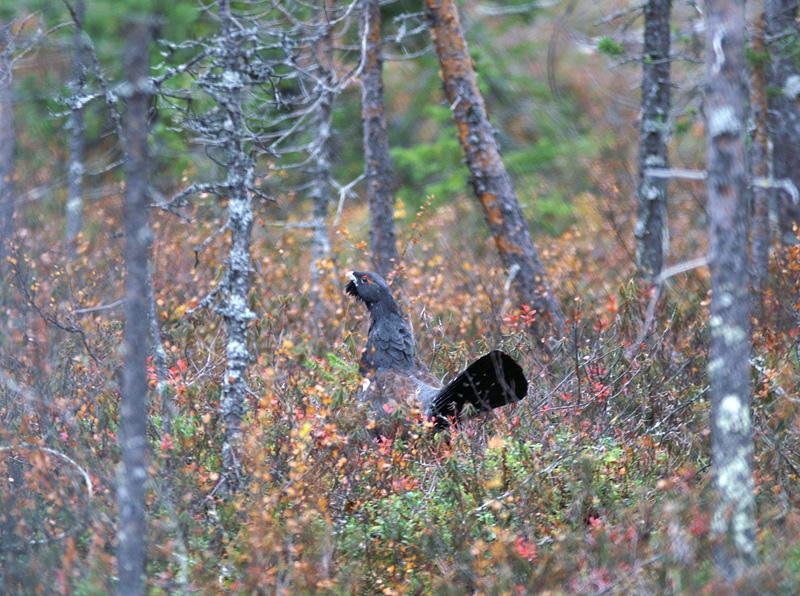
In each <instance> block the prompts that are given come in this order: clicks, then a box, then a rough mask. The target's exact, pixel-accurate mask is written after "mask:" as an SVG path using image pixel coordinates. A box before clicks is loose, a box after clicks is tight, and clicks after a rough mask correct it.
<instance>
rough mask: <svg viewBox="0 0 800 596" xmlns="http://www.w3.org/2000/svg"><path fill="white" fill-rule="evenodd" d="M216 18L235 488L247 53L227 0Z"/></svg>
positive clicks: (242, 395) (245, 361)
mask: <svg viewBox="0 0 800 596" xmlns="http://www.w3.org/2000/svg"><path fill="white" fill-rule="evenodd" d="M218 6H219V18H220V27H221V43H222V48H221V49H222V53H223V65H224V69H225V70H224V71H223V73H222V84H223V85H224V87H225V89H224V92H219V93H217V94H216V99H217V101H218V102H219V109H220V111H221V112H222V114H224V122H225V125H224V126H223V127H222V129H221V130H220V133H221V135H222V139H221V141H222V147H223V149H224V154H225V159H226V160H227V163H226V166H227V179H226V181H225V186H226V187H227V188H228V193H229V194H228V229H229V230H230V234H231V244H230V251H229V253H228V262H227V270H226V272H225V279H224V281H223V287H222V295H223V303H222V304H221V305H220V306H219V307H218V311H219V313H220V314H221V315H222V317H223V318H224V320H225V333H226V345H225V355H226V359H227V364H226V367H225V373H224V375H225V376H224V377H223V382H222V417H223V419H224V422H225V431H224V432H225V440H224V443H223V447H222V466H223V481H224V485H225V488H226V490H228V491H229V492H235V491H237V490H238V488H239V486H240V484H241V476H242V469H241V456H240V448H241V442H242V428H241V427H242V418H243V417H244V413H245V406H246V397H247V382H246V379H245V375H246V372H247V367H248V365H249V364H250V352H249V351H248V348H247V335H248V326H249V324H250V321H252V320H253V319H254V318H255V314H254V313H253V311H251V310H250V307H249V305H248V294H249V293H250V272H251V266H250V241H251V236H252V229H253V205H252V193H251V190H250V189H252V188H253V168H254V163H253V158H252V156H251V154H250V152H249V151H248V149H247V144H246V124H245V119H244V112H243V101H244V100H243V91H244V84H245V76H244V74H243V71H244V69H246V68H247V55H246V52H245V51H244V48H243V47H242V45H241V44H240V43H239V39H238V36H237V24H236V20H235V19H234V18H233V16H232V15H231V7H230V2H229V0H219V4H218Z"/></svg>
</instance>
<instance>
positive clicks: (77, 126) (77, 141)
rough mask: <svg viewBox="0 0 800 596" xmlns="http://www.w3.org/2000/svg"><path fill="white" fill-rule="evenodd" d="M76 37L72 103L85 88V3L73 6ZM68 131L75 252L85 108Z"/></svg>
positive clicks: (75, 112) (70, 233) (76, 110)
mask: <svg viewBox="0 0 800 596" xmlns="http://www.w3.org/2000/svg"><path fill="white" fill-rule="evenodd" d="M74 10H75V17H76V20H77V23H75V36H74V40H73V47H72V80H71V81H70V85H69V86H70V93H71V94H72V98H73V101H75V100H78V98H79V97H80V96H81V95H82V94H83V92H84V89H85V86H86V57H85V54H86V50H85V42H84V39H83V19H84V15H85V12H86V5H85V3H84V0H76V2H75V5H74ZM67 130H68V131H69V167H68V169H67V213H66V216H67V217H66V219H67V242H68V243H69V244H70V247H71V248H72V249H74V243H75V238H76V237H77V236H78V234H79V233H80V231H81V228H82V227H83V174H84V163H83V160H84V149H85V126H84V121H83V107H82V106H81V105H80V104H78V105H76V106H75V107H73V109H72V111H71V112H70V115H69V122H68V123H67Z"/></svg>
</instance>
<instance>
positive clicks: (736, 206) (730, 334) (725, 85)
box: [705, 0, 756, 582]
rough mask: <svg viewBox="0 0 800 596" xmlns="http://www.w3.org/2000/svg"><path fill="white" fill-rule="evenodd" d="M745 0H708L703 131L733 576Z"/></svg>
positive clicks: (719, 555) (740, 525) (721, 512)
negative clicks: (704, 128)
mask: <svg viewBox="0 0 800 596" xmlns="http://www.w3.org/2000/svg"><path fill="white" fill-rule="evenodd" d="M744 40H745V12H744V0H707V1H706V68H707V70H706V76H707V81H706V95H705V114H706V139H707V150H708V216H709V264H710V268H711V290H712V297H711V320H710V329H711V350H710V355H709V364H708V375H709V381H710V395H711V431H712V442H711V456H712V464H713V478H714V485H715V488H716V493H717V502H716V505H715V511H714V515H713V520H712V532H713V533H714V534H715V535H716V537H717V539H718V542H717V545H716V546H715V553H714V554H715V560H716V562H717V565H718V568H719V570H720V573H721V574H722V575H723V576H724V577H725V578H726V579H727V580H728V581H730V582H733V581H735V580H736V579H737V578H739V577H741V576H742V574H744V573H745V571H746V570H747V569H748V567H749V566H750V565H751V564H752V563H753V562H754V560H755V557H756V549H755V518H754V495H753V486H754V485H753V472H752V469H753V438H752V432H751V424H750V401H751V387H750V296H749V288H748V283H747V280H748V275H747V202H746V192H747V182H748V176H747V165H746V157H745V136H746V122H747V82H746V73H747V68H746V64H745V60H744Z"/></svg>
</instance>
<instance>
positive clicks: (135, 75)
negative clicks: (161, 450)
mask: <svg viewBox="0 0 800 596" xmlns="http://www.w3.org/2000/svg"><path fill="white" fill-rule="evenodd" d="M149 41H150V28H149V25H148V23H147V22H146V21H133V22H131V23H129V25H128V43H127V49H126V53H125V72H126V76H127V80H128V86H129V92H130V95H129V96H128V101H127V117H126V120H127V126H126V130H125V141H124V142H125V155H126V160H125V161H126V164H125V175H126V176H125V177H126V192H125V209H124V212H123V217H124V220H125V239H126V242H125V265H126V270H127V275H126V278H125V340H124V347H123V350H124V354H125V369H124V373H123V385H122V408H121V409H122V414H121V449H122V475H121V478H120V483H119V533H118V539H119V547H118V551H117V567H118V574H119V584H118V586H117V593H118V594H120V595H123V594H124V595H126V596H127V595H131V594H133V595H136V594H144V591H145V588H144V569H145V533H146V530H147V523H146V518H145V481H146V480H147V466H146V461H145V460H146V456H147V426H146V425H147V368H146V366H147V355H148V325H147V278H148V272H147V267H148V252H149V250H148V249H149V245H150V229H149V226H148V212H149V210H148V199H147V109H148V101H149V92H148V77H149V64H148V56H147V54H148V45H149Z"/></svg>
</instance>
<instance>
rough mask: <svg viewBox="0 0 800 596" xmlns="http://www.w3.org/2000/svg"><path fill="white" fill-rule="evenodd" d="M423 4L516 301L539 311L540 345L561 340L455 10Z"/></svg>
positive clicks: (444, 3) (434, 1) (438, 0)
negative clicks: (550, 339)
mask: <svg viewBox="0 0 800 596" xmlns="http://www.w3.org/2000/svg"><path fill="white" fill-rule="evenodd" d="M425 5H426V11H425V12H426V16H427V19H428V22H429V24H430V27H431V34H432V35H433V43H434V46H435V49H436V54H437V56H438V58H439V67H440V71H441V76H442V81H443V82H444V90H445V96H446V97H447V101H448V102H449V103H450V106H451V109H452V111H453V118H454V119H455V122H456V126H457V127H458V138H459V141H460V143H461V147H462V149H463V150H464V155H465V157H466V162H467V167H468V168H469V171H470V181H471V183H472V187H473V189H474V190H475V194H476V195H477V197H478V200H479V201H480V203H481V206H482V207H483V212H484V216H485V217H486V222H487V223H488V225H489V229H490V231H491V233H492V236H493V237H494V241H495V245H496V246H497V250H498V252H499V253H500V258H501V259H502V261H503V265H504V266H505V267H506V268H507V269H508V270H509V271H510V272H511V274H512V275H513V282H512V286H513V288H514V291H515V292H516V295H517V299H518V300H519V302H520V303H522V304H527V305H529V306H532V307H533V308H535V309H536V310H537V312H538V313H539V317H538V318H537V320H536V321H535V322H534V324H533V325H532V327H531V333H532V334H533V335H534V336H535V337H536V338H537V339H538V340H539V341H540V342H544V341H545V339H546V338H547V337H548V335H551V334H555V335H556V336H558V337H563V336H564V317H563V315H562V314H561V309H560V307H559V305H558V303H557V302H556V300H555V299H554V297H553V295H552V293H551V291H550V287H549V286H548V283H547V276H546V273H545V270H544V266H543V265H542V262H541V261H540V259H539V254H538V252H537V251H536V248H535V247H534V245H533V240H532V239H531V235H530V231H529V230H528V224H527V222H526V221H525V218H524V216H523V214H522V209H521V208H520V205H519V202H518V201H517V196H516V193H515V192H514V186H513V184H512V182H511V177H510V176H509V175H508V172H507V171H506V168H505V165H504V164H503V160H502V159H501V157H500V151H499V150H498V147H497V142H496V141H495V138H494V135H493V131H492V126H491V124H490V123H489V117H488V114H487V113H486V106H485V105H484V102H483V96H482V95H481V93H480V90H479V89H478V80H477V76H476V74H475V70H474V68H473V66H472V59H471V58H470V55H469V50H468V48H467V42H466V40H465V39H464V33H463V31H462V29H461V23H460V21H459V17H458V9H457V8H456V5H455V3H454V2H453V0H425Z"/></svg>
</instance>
